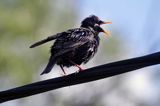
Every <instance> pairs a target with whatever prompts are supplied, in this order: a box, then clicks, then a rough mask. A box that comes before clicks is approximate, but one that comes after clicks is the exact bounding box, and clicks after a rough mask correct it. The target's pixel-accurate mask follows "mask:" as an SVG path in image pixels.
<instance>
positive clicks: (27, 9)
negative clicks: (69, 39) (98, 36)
mask: <svg viewBox="0 0 160 106" xmlns="http://www.w3.org/2000/svg"><path fill="white" fill-rule="evenodd" d="M61 2H63V4H62V3H61ZM61 2H60V1H58V0H45V1H44V0H1V1H0V76H1V78H2V77H3V78H5V79H6V80H8V81H12V82H10V83H15V82H16V83H28V82H31V81H32V80H33V75H34V73H35V72H36V71H39V70H41V67H42V64H43V63H45V62H47V59H48V57H49V56H48V55H47V54H49V53H48V52H46V51H48V50H49V48H46V47H44V46H43V47H41V48H37V49H29V46H30V45H31V44H32V43H33V42H35V41H37V40H39V39H43V38H44V37H46V36H49V35H51V34H55V33H57V32H59V31H62V30H64V29H66V28H68V27H71V26H73V24H74V22H75V19H76V14H75V12H74V11H75V9H73V8H74V7H73V6H70V5H71V4H69V3H68V1H65V0H61ZM72 2H73V1H72ZM57 4H59V5H57ZM60 6H61V7H60ZM62 7H63V8H62ZM47 56H48V57H47ZM36 74H38V72H36ZM3 80H4V79H3ZM0 83H3V82H0ZM3 84H4V83H3ZM1 85H2V84H1Z"/></svg>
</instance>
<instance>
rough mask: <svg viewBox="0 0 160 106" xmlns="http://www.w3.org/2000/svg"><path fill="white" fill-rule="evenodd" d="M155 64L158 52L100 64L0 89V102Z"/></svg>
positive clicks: (157, 61)
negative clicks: (76, 71) (71, 72)
mask: <svg viewBox="0 0 160 106" xmlns="http://www.w3.org/2000/svg"><path fill="white" fill-rule="evenodd" d="M156 64H160V52H157V53H153V54H150V55H146V56H142V57H137V58H132V59H127V60H122V61H118V62H113V63H109V64H104V65H101V66H96V67H93V68H90V69H86V70H85V71H83V72H79V73H73V74H70V75H67V76H63V77H58V78H53V79H49V80H44V81H39V82H35V83H32V84H28V85H24V86H21V87H17V88H13V89H10V90H6V91H1V92H0V103H3V102H6V101H9V100H14V99H18V98H22V97H27V96H31V95H35V94H39V93H42V92H46V91H50V90H54V89H58V88H61V87H66V86H71V85H76V84H81V83H86V82H90V81H95V80H98V79H103V78H107V77H111V76H115V75H119V74H122V73H126V72H130V71H134V70H136V69H140V68H144V67H147V66H151V65H156Z"/></svg>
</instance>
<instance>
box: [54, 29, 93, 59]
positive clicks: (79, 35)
mask: <svg viewBox="0 0 160 106" xmlns="http://www.w3.org/2000/svg"><path fill="white" fill-rule="evenodd" d="M93 37H94V36H93V33H92V32H91V31H89V30H86V29H82V28H77V29H73V30H69V31H68V33H67V35H63V36H61V37H59V38H58V39H57V40H56V42H55V43H54V45H53V46H52V50H51V51H53V52H54V53H53V54H54V56H55V57H57V56H60V55H63V54H64V53H66V52H69V51H71V50H74V49H75V48H77V47H80V46H82V45H84V44H85V43H87V42H89V41H90V40H92V39H93Z"/></svg>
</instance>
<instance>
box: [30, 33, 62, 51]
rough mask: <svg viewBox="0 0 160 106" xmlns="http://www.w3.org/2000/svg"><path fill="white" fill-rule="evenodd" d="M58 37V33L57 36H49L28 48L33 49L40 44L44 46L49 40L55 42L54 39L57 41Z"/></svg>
mask: <svg viewBox="0 0 160 106" xmlns="http://www.w3.org/2000/svg"><path fill="white" fill-rule="evenodd" d="M59 36H60V33H58V34H56V35H52V36H49V37H47V38H46V39H43V40H40V41H38V42H36V43H34V44H32V45H31V46H30V48H34V47H36V46H40V45H42V44H44V43H47V42H49V41H51V40H55V39H57V38H58V37H59Z"/></svg>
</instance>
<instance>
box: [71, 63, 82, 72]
mask: <svg viewBox="0 0 160 106" xmlns="http://www.w3.org/2000/svg"><path fill="white" fill-rule="evenodd" d="M69 61H70V62H71V63H72V64H74V65H75V66H76V67H78V68H79V71H83V70H84V69H83V68H82V67H81V66H80V65H78V64H76V63H75V62H73V61H72V60H69Z"/></svg>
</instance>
